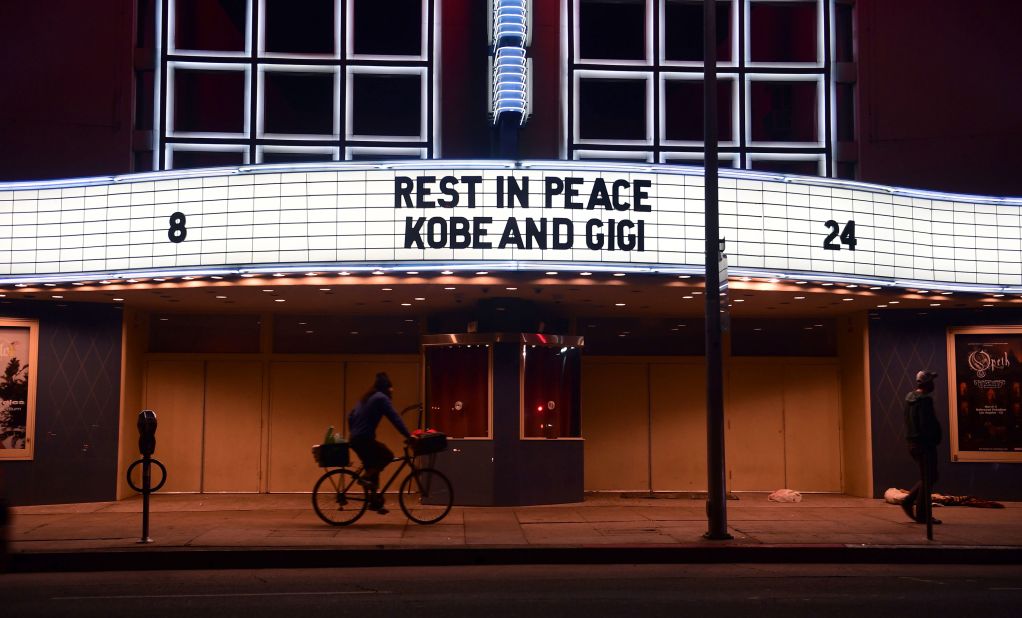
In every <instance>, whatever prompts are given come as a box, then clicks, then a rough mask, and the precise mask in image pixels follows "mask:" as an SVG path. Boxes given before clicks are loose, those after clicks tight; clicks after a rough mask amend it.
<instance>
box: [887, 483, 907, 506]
mask: <svg viewBox="0 0 1022 618" xmlns="http://www.w3.org/2000/svg"><path fill="white" fill-rule="evenodd" d="M907 495H908V492H907V491H905V490H904V489H898V488H897V487H890V488H888V490H887V491H885V492H884V501H885V502H887V503H888V504H901V503H902V502H903V501H904V500H905V496H907Z"/></svg>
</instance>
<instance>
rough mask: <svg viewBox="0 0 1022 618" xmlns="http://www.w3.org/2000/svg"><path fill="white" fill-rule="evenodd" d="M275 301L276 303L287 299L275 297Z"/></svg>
mask: <svg viewBox="0 0 1022 618" xmlns="http://www.w3.org/2000/svg"><path fill="white" fill-rule="evenodd" d="M273 302H275V303H282V302H285V301H284V299H283V298H274V299H273Z"/></svg>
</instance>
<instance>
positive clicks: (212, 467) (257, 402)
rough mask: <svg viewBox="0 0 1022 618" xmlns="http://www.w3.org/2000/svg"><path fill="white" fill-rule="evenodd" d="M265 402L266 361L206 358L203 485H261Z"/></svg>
mask: <svg viewBox="0 0 1022 618" xmlns="http://www.w3.org/2000/svg"><path fill="white" fill-rule="evenodd" d="M262 402H263V365H262V363H258V362H242V361H209V362H208V363H207V364H206V439H205V443H206V452H205V456H204V458H203V467H202V490H203V491H206V492H217V491H225V492H226V491H230V492H258V491H259V464H260V461H261V459H262V458H261V456H260V451H261V448H260V446H261V444H262Z"/></svg>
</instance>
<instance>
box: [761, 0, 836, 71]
mask: <svg viewBox="0 0 1022 618" xmlns="http://www.w3.org/2000/svg"><path fill="white" fill-rule="evenodd" d="M816 11H817V2H815V1H812V2H792V1H791V0H785V1H783V2H768V1H764V0H754V1H753V2H751V3H750V15H749V21H750V24H749V26H750V32H751V41H750V48H749V58H750V60H752V62H817V60H818V58H817V37H818V36H819V34H818V33H817V27H816V26H817V20H816V15H817V13H816Z"/></svg>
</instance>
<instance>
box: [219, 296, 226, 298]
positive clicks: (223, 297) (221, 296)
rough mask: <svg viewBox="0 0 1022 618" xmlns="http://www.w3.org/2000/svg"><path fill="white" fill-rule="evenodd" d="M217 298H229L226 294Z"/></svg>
mask: <svg viewBox="0 0 1022 618" xmlns="http://www.w3.org/2000/svg"><path fill="white" fill-rule="evenodd" d="M217 298H227V297H226V296H217Z"/></svg>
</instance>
